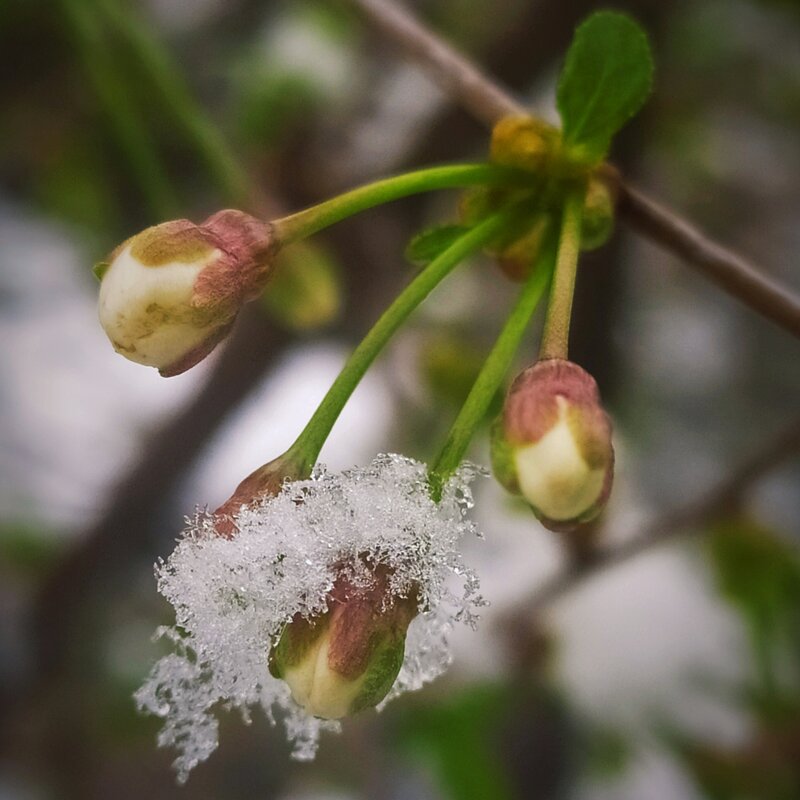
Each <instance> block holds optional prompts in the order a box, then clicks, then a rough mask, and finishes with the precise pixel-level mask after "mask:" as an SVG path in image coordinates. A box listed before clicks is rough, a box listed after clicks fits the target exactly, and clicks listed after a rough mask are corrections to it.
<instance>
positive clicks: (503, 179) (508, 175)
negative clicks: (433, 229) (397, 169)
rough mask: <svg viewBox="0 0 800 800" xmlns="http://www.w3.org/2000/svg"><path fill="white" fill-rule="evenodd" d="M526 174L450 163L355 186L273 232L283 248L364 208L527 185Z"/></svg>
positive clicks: (279, 222)
mask: <svg viewBox="0 0 800 800" xmlns="http://www.w3.org/2000/svg"><path fill="white" fill-rule="evenodd" d="M531 185H532V177H531V175H530V173H526V172H523V171H522V170H518V169H513V168H511V167H499V166H495V165H494V164H451V165H446V166H442V167H429V168H427V169H420V170H415V171H414V172H407V173H405V174H403V175H395V176H393V177H391V178H384V179H382V180H379V181H375V182H374V183H368V184H366V185H365V186H359V187H358V188H357V189H352V190H351V191H349V192H345V193H344V194H340V195H337V196H336V197H333V198H331V199H330V200H326V201H324V202H322V203H319V204H318V205H315V206H311V208H306V209H304V210H303V211H298V212H297V213H296V214H291V215H290V216H288V217H283V218H282V219H279V220H275V221H274V222H273V223H272V224H273V230H274V232H275V235H276V237H277V239H278V241H279V242H281V244H282V245H287V244H289V243H291V242H294V241H297V240H298V239H304V238H305V237H307V236H311V235H312V234H314V233H317V231H320V230H322V229H323V228H327V227H329V226H330V225H333V224H335V223H337V222H340V221H341V220H343V219H346V218H347V217H350V216H352V215H353V214H358V213H359V212H361V211H365V210H366V209H368V208H373V207H374V206H378V205H382V204H383V203H388V202H390V201H392V200H398V199H400V198H401V197H408V196H409V195H412V194H417V193H419V192H430V191H434V190H436V189H456V188H461V187H465V186H517V187H524V186H531Z"/></svg>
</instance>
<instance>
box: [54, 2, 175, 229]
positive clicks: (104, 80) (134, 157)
mask: <svg viewBox="0 0 800 800" xmlns="http://www.w3.org/2000/svg"><path fill="white" fill-rule="evenodd" d="M61 5H62V8H63V10H64V14H65V16H66V18H67V21H68V22H69V24H70V26H71V28H72V31H73V34H74V38H75V42H76V45H77V47H78V50H79V53H80V56H81V59H82V60H83V66H84V69H85V71H86V73H87V75H88V77H89V80H90V81H91V83H92V85H93V88H94V91H95V94H96V95H97V98H98V100H99V102H100V104H101V106H102V107H103V109H104V111H105V113H106V115H107V116H108V119H109V121H110V123H111V126H112V128H113V130H114V133H115V135H116V137H117V140H118V142H119V145H120V147H121V149H122V150H123V151H124V152H125V155H126V157H127V158H128V160H129V162H130V166H131V168H132V170H133V172H134V174H135V175H136V178H137V180H138V182H139V186H140V187H141V190H142V193H143V194H144V196H145V198H146V199H147V202H148V204H149V205H150V207H151V209H152V211H153V213H154V215H155V216H157V217H159V218H162V219H165V218H166V219H168V218H169V217H171V216H174V214H175V211H176V209H177V207H178V201H177V197H176V195H175V193H174V192H173V190H172V186H171V184H170V182H169V180H168V178H167V177H166V175H167V173H166V170H165V169H164V167H163V164H162V163H161V161H160V159H159V158H158V155H157V153H156V149H155V146H154V144H153V142H152V140H151V137H150V136H149V134H148V131H147V129H146V128H145V127H144V125H143V124H142V121H141V118H140V117H139V116H137V114H136V112H135V111H134V109H133V108H132V107H131V106H130V101H129V93H128V92H127V91H126V86H125V83H124V81H123V80H122V79H121V77H120V74H119V71H118V70H117V66H116V64H115V63H114V60H113V58H111V53H110V51H109V49H108V45H107V40H106V38H105V35H104V32H103V31H102V30H101V29H100V28H99V27H98V25H97V20H96V18H95V16H94V14H93V12H92V9H91V7H89V6H87V5H86V3H85V2H84V1H83V0H61Z"/></svg>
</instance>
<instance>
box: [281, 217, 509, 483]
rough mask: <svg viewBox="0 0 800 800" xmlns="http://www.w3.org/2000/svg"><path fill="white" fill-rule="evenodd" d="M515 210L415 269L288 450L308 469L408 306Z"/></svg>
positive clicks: (488, 221) (506, 221) (408, 310)
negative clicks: (426, 264)
mask: <svg viewBox="0 0 800 800" xmlns="http://www.w3.org/2000/svg"><path fill="white" fill-rule="evenodd" d="M513 215H514V211H513V210H512V211H501V212H498V213H497V214H494V215H492V216H491V217H489V218H488V219H486V220H485V221H483V222H482V223H480V224H479V225H477V226H476V227H474V228H473V229H472V230H470V231H469V232H467V233H465V234H464V235H463V236H461V237H460V238H459V239H457V240H456V241H455V242H454V243H453V244H452V245H450V247H448V248H447V250H445V251H444V252H443V253H441V255H439V256H438V257H437V258H435V259H434V260H433V261H431V263H430V264H429V265H428V266H427V267H426V268H425V269H424V270H423V271H422V272H421V273H419V275H417V277H416V278H414V280H413V281H412V282H411V283H410V284H409V285H408V286H406V288H405V289H404V290H403V291H402V292H401V293H400V294H399V295H398V296H397V298H396V299H395V300H394V302H393V303H392V304H391V305H390V306H389V308H387V309H386V311H385V312H384V314H383V315H382V316H381V318H380V319H379V320H378V321H377V322H376V323H375V325H374V327H373V328H372V329H371V330H370V331H369V333H368V334H367V335H366V336H365V337H364V339H363V340H362V342H361V343H360V344H359V345H358V347H356V349H355V350H354V351H353V353H352V354H351V356H350V358H349V359H348V360H347V363H346V364H345V365H344V367H343V369H342V371H341V372H340V373H339V376H338V377H337V378H336V380H335V381H334V382H333V385H332V386H331V388H330V389H329V390H328V393H327V394H326V395H325V397H324V398H323V400H322V402H321V403H320V405H319V407H318V408H317V410H316V411H315V412H314V415H313V416H312V417H311V419H310V420H309V422H308V424H307V425H306V427H305V428H304V429H303V431H302V433H301V434H300V436H299V437H298V438H297V440H296V441H295V443H294V444H293V445H292V446H291V448H290V449H289V451H288V452H287V454H286V455H287V456H288V457H290V458H293V459H296V461H297V462H298V463H299V464H300V465H301V469H300V472H301V473H305V474H308V473H310V471H311V469H312V468H313V466H314V464H315V463H316V461H317V458H318V456H319V452H320V450H321V449H322V446H323V444H324V443H325V440H326V439H327V438H328V435H329V434H330V432H331V428H333V425H334V423H335V422H336V420H337V418H338V417H339V414H340V413H341V411H342V409H343V408H344V406H345V403H347V401H348V399H349V398H350V395H351V394H352V393H353V390H354V389H355V388H356V386H358V383H359V381H360V380H361V378H362V377H363V376H364V373H365V372H366V371H367V369H368V368H369V366H370V365H371V364H372V362H373V361H374V360H375V358H376V356H377V355H378V353H380V351H381V350H382V349H383V347H384V345H385V344H386V343H387V342H388V341H389V339H390V338H391V336H392V334H393V333H394V332H395V331H396V330H397V329H398V328H399V327H400V325H401V324H402V323H403V322H405V320H406V319H407V318H408V316H409V315H410V314H411V312H412V311H414V309H415V308H416V307H417V306H418V305H419V304H420V303H421V302H422V301H423V300H424V299H425V298H426V297H427V296H428V295H429V294H430V292H431V291H432V290H433V289H434V288H435V287H436V286H437V285H438V284H439V283H440V282H441V281H442V279H443V278H445V276H446V275H448V274H449V273H450V272H451V271H452V270H453V269H454V268H455V267H456V266H457V265H458V264H459V263H460V262H461V261H463V260H464V259H465V258H467V257H468V256H470V255H472V254H473V253H475V252H477V251H478V250H480V249H481V248H482V247H483V246H484V245H485V244H487V242H489V241H490V240H491V239H493V238H494V237H495V236H496V235H497V234H498V233H499V232H501V231H502V230H503V228H504V227H505V226H506V225H508V224H509V222H510V220H511V218H512V217H513Z"/></svg>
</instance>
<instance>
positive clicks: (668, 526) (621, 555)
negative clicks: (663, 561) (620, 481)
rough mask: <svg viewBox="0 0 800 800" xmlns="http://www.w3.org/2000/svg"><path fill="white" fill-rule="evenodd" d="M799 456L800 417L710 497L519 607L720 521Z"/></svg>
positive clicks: (571, 571) (603, 553) (567, 572)
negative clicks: (759, 484) (756, 486)
mask: <svg viewBox="0 0 800 800" xmlns="http://www.w3.org/2000/svg"><path fill="white" fill-rule="evenodd" d="M798 453H800V418H798V419H796V420H795V421H794V422H792V424H791V425H789V426H788V427H787V428H786V429H784V430H782V431H781V432H780V433H779V434H778V435H777V436H775V437H774V438H772V439H770V440H769V441H768V442H767V443H766V444H765V445H763V446H762V447H761V448H760V449H759V450H757V451H756V452H755V453H753V454H752V455H751V456H750V458H748V459H747V460H746V461H744V462H743V463H742V464H741V465H740V466H739V467H738V468H737V469H736V470H735V471H733V472H732V473H730V475H728V477H726V478H725V479H724V480H723V481H722V482H720V483H719V484H717V486H715V487H714V488H712V489H711V490H710V491H709V492H708V493H706V494H703V495H702V496H701V497H699V498H698V499H696V500H694V501H692V502H690V503H688V504H687V505H685V506H683V507H682V508H678V509H675V510H674V511H671V512H668V513H666V514H665V515H664V516H663V517H661V518H659V519H657V520H655V521H653V522H651V523H650V524H649V525H647V526H646V527H645V528H644V530H642V531H641V532H640V533H638V534H636V535H635V536H633V537H632V538H630V539H628V540H627V541H625V542H623V543H621V544H618V545H615V546H612V547H607V548H605V549H597V550H595V551H593V552H592V553H591V554H589V555H587V557H586V558H585V559H580V560H572V561H570V562H569V563H568V565H567V566H566V567H565V568H564V569H563V570H562V571H561V572H560V573H558V574H556V575H555V576H553V578H551V579H550V580H549V581H546V582H545V583H544V584H542V585H541V586H539V587H538V588H536V589H535V590H534V591H533V592H532V593H531V594H530V595H529V596H528V597H527V598H526V599H524V600H522V601H521V602H520V603H519V606H518V607H519V608H520V609H523V610H524V613H525V614H529V613H531V612H534V613H535V612H539V611H541V610H542V609H543V608H544V607H546V606H548V605H550V604H551V603H552V602H553V601H554V600H557V599H558V598H559V597H561V596H562V595H564V594H566V593H568V592H569V591H570V590H572V589H573V588H575V587H576V586H578V585H579V584H581V583H583V582H584V581H586V580H587V579H588V578H590V577H591V576H592V575H595V574H596V573H598V572H601V571H603V570H606V569H608V568H610V567H614V566H617V565H619V564H623V563H625V562H626V561H629V560H630V559H632V558H634V557H635V556H637V555H639V554H640V553H643V552H646V551H648V550H650V549H651V548H653V547H656V546H657V545H660V544H662V543H664V542H667V541H670V540H672V539H674V538H676V537H677V536H679V535H681V534H683V533H685V532H686V531H687V530H689V529H692V528H695V529H699V528H701V527H702V526H703V525H705V524H706V523H708V522H710V521H712V520H713V519H715V518H716V517H718V516H720V515H722V514H725V513H726V512H728V511H731V510H734V509H736V507H737V505H738V504H739V503H740V502H741V496H742V494H744V492H746V491H747V490H748V489H749V488H751V487H752V486H753V485H754V484H755V483H757V482H758V481H760V480H761V479H762V478H763V477H764V476H765V475H766V474H767V473H769V472H770V471H772V470H773V469H775V468H776V467H778V466H779V465H780V464H782V463H783V462H784V461H786V460H787V459H788V458H791V457H792V456H794V455H797V454H798Z"/></svg>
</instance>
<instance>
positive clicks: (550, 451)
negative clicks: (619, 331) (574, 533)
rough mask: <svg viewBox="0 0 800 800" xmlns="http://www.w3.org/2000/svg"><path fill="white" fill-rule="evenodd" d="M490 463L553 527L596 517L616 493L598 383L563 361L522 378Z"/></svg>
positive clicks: (496, 433) (542, 364)
mask: <svg viewBox="0 0 800 800" xmlns="http://www.w3.org/2000/svg"><path fill="white" fill-rule="evenodd" d="M492 466H493V469H494V473H495V476H496V477H497V479H498V481H500V483H502V484H503V485H504V486H505V487H506V488H507V489H508V490H509V491H511V492H513V493H515V494H521V495H522V496H523V497H524V498H525V499H526V500H527V501H528V503H530V505H531V506H532V508H533V510H534V513H535V514H536V516H537V517H538V518H539V519H540V520H541V522H542V523H543V524H544V525H545V526H546V527H548V528H550V529H551V530H570V529H572V528H574V527H575V526H577V525H578V524H579V523H582V522H587V521H589V520H591V519H593V518H594V517H595V516H597V514H599V513H600V511H601V510H602V508H603V506H604V505H605V503H606V501H607V500H608V495H609V493H610V491H611V482H612V479H613V473H614V450H613V447H612V445H611V423H610V421H609V419H608V415H607V414H606V412H605V411H604V410H603V407H602V405H601V404H600V396H599V393H598V390H597V384H596V382H595V380H594V378H592V376H591V375H589V373H588V372H586V371H585V370H583V369H582V368H581V367H579V366H578V365H577V364H574V363H572V362H571V361H565V360H563V359H557V358H554V359H546V360H543V361H539V362H537V363H536V364H534V365H533V366H532V367H528V369H526V370H524V371H523V372H522V373H521V374H520V375H519V376H517V378H516V380H515V381H514V383H513V384H512V386H511V388H510V390H509V392H508V396H507V397H506V402H505V407H504V409H503V413H502V416H501V417H500V419H499V420H498V422H497V423H496V424H495V426H494V429H493V432H492Z"/></svg>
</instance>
